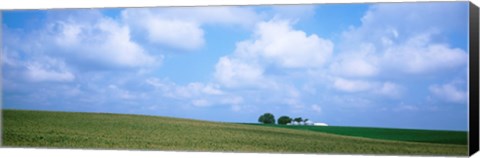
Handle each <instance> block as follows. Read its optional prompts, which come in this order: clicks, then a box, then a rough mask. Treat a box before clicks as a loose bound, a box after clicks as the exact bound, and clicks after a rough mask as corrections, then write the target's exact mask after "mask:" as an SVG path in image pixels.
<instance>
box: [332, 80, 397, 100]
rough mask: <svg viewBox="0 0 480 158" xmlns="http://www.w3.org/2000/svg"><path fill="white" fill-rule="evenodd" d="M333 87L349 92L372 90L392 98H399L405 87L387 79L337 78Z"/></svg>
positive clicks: (371, 91)
mask: <svg viewBox="0 0 480 158" xmlns="http://www.w3.org/2000/svg"><path fill="white" fill-rule="evenodd" d="M333 87H334V88H335V89H337V90H340V91H343V92H349V93H357V92H370V93H371V94H377V95H383V96H387V97H390V98H399V97H400V96H401V95H402V93H403V91H404V88H403V87H402V86H400V85H398V84H396V83H393V82H390V81H386V82H377V81H368V80H352V79H345V78H336V79H334V80H333Z"/></svg>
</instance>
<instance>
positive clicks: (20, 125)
mask: <svg viewBox="0 0 480 158" xmlns="http://www.w3.org/2000/svg"><path fill="white" fill-rule="evenodd" d="M2 117H3V126H2V127H3V128H2V140H3V142H2V145H4V146H10V147H46V148H101V149H141V150H175V151H222V152H269V153H271V152H281V153H339V154H341V153H343V154H347V153H348V154H382V155H389V154H395V155H458V156H466V155H467V150H468V148H467V145H459V144H440V143H417V142H405V141H392V140H380V139H370V138H361V137H352V136H342V135H336V134H329V133H324V132H318V131H310V130H299V129H287V128H277V127H265V126H252V125H245V124H234V123H218V122H207V121H198V120H189V119H178V118H168V117H156V116H141V115H120V114H100V113H67V112H45V111H20V110H3V111H2Z"/></svg>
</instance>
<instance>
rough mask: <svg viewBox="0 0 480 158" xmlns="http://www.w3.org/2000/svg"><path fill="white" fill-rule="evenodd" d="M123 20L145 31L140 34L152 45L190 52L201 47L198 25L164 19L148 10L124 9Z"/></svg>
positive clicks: (201, 36)
mask: <svg viewBox="0 0 480 158" xmlns="http://www.w3.org/2000/svg"><path fill="white" fill-rule="evenodd" d="M122 18H123V20H124V21H125V22H126V23H127V24H128V25H130V26H131V27H132V29H140V30H141V31H145V32H143V33H142V35H143V36H146V37H147V39H148V40H149V41H150V42H151V43H154V44H165V45H169V46H172V47H177V48H183V49H187V50H192V49H196V48H199V47H201V46H203V44H204V39H203V34H204V33H203V30H202V29H201V28H200V26H199V24H197V23H195V22H191V21H185V20H179V19H174V18H172V19H166V18H165V17H161V16H159V15H156V14H155V13H154V12H152V11H151V10H150V9H143V8H140V9H126V10H124V11H123V12H122Z"/></svg>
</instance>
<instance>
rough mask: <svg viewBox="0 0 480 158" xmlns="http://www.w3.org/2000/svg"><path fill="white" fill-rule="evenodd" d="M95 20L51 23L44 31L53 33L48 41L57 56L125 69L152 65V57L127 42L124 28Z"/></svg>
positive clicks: (128, 32)
mask: <svg viewBox="0 0 480 158" xmlns="http://www.w3.org/2000/svg"><path fill="white" fill-rule="evenodd" d="M99 18H100V19H99V20H98V21H95V22H91V23H77V22H76V21H62V20H59V21H57V22H54V23H53V24H52V25H51V26H50V27H49V28H48V29H49V30H46V31H55V32H56V33H52V34H50V37H51V40H53V41H54V43H52V47H54V49H57V50H59V51H61V52H57V54H61V55H66V56H69V55H70V56H73V57H75V58H76V59H77V60H84V61H94V62H97V63H98V64H100V63H102V64H103V63H109V64H110V65H115V66H126V67H142V66H145V65H151V64H154V63H155V62H156V60H157V59H156V58H155V57H154V56H152V55H150V54H148V53H147V52H146V51H145V50H144V49H143V48H142V47H141V46H140V45H139V44H137V43H136V42H134V41H132V40H131V37H130V31H129V29H128V27H127V26H123V25H122V24H120V23H118V22H116V21H114V20H112V19H110V18H107V17H99ZM50 29H51V30H50Z"/></svg>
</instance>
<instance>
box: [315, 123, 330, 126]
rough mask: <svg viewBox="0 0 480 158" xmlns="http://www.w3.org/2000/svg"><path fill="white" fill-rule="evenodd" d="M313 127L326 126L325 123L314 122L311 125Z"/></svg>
mask: <svg viewBox="0 0 480 158" xmlns="http://www.w3.org/2000/svg"><path fill="white" fill-rule="evenodd" d="M313 125H314V126H328V125H327V124H326V123H321V122H315V123H313Z"/></svg>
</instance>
